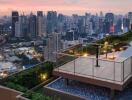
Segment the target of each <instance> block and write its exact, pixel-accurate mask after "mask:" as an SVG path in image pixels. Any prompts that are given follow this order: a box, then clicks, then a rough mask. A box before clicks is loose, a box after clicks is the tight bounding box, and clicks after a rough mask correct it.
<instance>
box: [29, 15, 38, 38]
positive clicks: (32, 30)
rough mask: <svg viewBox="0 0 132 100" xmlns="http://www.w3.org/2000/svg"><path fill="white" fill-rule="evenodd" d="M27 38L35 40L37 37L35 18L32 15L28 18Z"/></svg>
mask: <svg viewBox="0 0 132 100" xmlns="http://www.w3.org/2000/svg"><path fill="white" fill-rule="evenodd" d="M29 33H30V34H29V37H30V38H35V37H36V36H37V18H36V15H34V14H33V13H31V14H30V17H29Z"/></svg>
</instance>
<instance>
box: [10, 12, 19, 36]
mask: <svg viewBox="0 0 132 100" xmlns="http://www.w3.org/2000/svg"><path fill="white" fill-rule="evenodd" d="M18 20H19V14H18V12H17V11H12V34H11V36H12V37H14V36H15V23H16V22H17V21H18Z"/></svg>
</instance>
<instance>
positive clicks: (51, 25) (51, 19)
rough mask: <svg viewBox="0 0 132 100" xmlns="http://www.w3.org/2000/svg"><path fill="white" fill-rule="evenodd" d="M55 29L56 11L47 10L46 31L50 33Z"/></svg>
mask: <svg viewBox="0 0 132 100" xmlns="http://www.w3.org/2000/svg"><path fill="white" fill-rule="evenodd" d="M56 29H57V12H56V11H49V12H48V14H47V33H48V34H51V33H53V32H55V30H56Z"/></svg>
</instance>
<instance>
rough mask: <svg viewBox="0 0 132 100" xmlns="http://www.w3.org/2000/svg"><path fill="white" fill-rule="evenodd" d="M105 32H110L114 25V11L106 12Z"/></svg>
mask: <svg viewBox="0 0 132 100" xmlns="http://www.w3.org/2000/svg"><path fill="white" fill-rule="evenodd" d="M105 25H106V27H105V32H106V34H107V33H110V29H111V27H113V25H114V14H113V13H106V15H105Z"/></svg>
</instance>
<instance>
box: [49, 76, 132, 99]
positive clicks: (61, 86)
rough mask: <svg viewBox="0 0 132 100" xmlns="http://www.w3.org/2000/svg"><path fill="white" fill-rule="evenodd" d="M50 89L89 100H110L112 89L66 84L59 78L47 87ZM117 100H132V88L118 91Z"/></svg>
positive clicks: (76, 83)
mask: <svg viewBox="0 0 132 100" xmlns="http://www.w3.org/2000/svg"><path fill="white" fill-rule="evenodd" d="M47 87H49V88H53V89H55V90H59V91H62V92H65V93H69V94H72V95H75V96H80V97H83V98H85V99H88V100H109V99H110V89H108V88H103V87H98V86H95V85H91V84H85V83H81V82H78V81H73V80H69V85H66V84H65V80H64V79H63V78H59V79H57V80H56V81H54V82H53V83H51V84H49V85H47ZM115 99H116V100H131V99H132V86H131V85H128V87H127V88H126V89H125V90H124V91H122V92H119V91H116V95H115Z"/></svg>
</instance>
